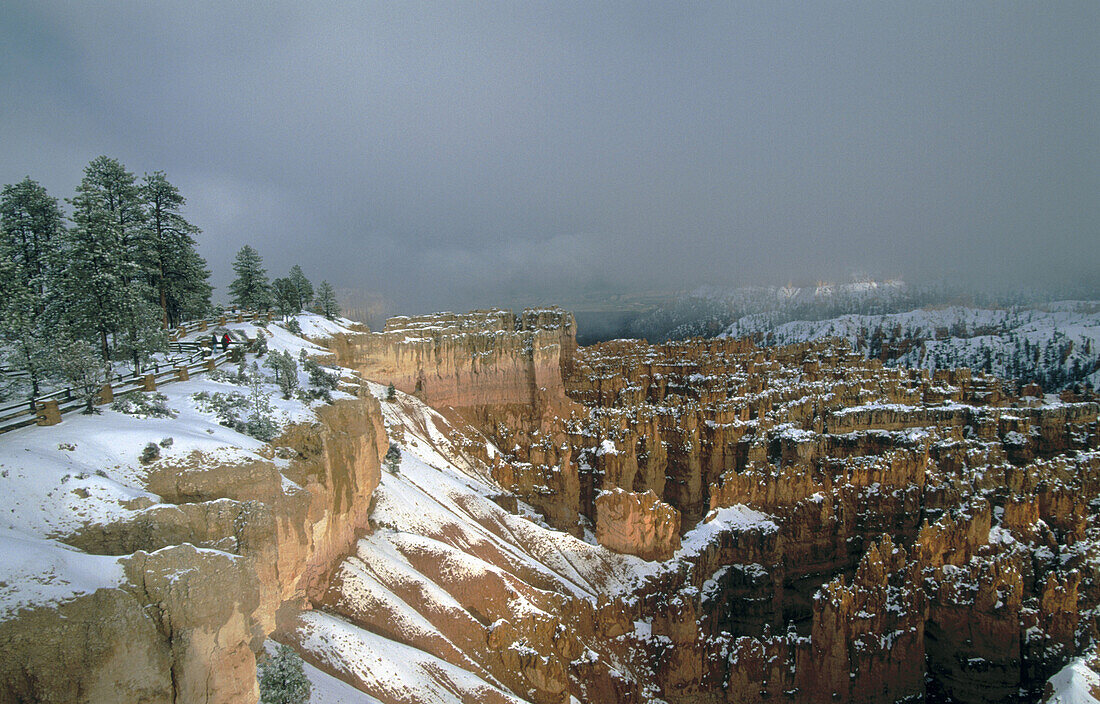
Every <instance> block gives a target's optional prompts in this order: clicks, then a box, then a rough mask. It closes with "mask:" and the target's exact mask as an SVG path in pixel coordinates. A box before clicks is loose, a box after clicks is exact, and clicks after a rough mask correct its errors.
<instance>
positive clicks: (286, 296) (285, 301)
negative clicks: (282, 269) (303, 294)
mask: <svg viewBox="0 0 1100 704" xmlns="http://www.w3.org/2000/svg"><path fill="white" fill-rule="evenodd" d="M271 293H272V298H273V299H274V303H275V310H276V312H278V313H279V315H281V316H283V320H286V319H287V318H289V317H290V316H292V315H295V314H296V313H297V312H298V311H300V310H301V307H300V306H299V305H298V301H299V298H298V287H297V286H295V285H294V282H293V281H292V280H291V279H290V278H289V277H287V278H285V279H284V278H278V279H275V280H274V281H272V282H271Z"/></svg>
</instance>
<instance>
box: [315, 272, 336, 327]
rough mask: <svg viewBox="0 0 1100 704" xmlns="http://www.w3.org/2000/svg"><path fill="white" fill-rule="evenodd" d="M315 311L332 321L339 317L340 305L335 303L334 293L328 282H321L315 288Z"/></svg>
mask: <svg viewBox="0 0 1100 704" xmlns="http://www.w3.org/2000/svg"><path fill="white" fill-rule="evenodd" d="M317 311H318V312H319V313H320V314H321V315H323V316H325V317H326V318H328V319H329V320H332V319H333V318H335V317H336V316H338V315H340V304H338V303H337V302H336V292H335V291H333V290H332V285H331V284H329V282H328V281H322V282H321V285H320V286H319V287H318V288H317Z"/></svg>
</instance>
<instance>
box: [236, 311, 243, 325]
mask: <svg viewBox="0 0 1100 704" xmlns="http://www.w3.org/2000/svg"><path fill="white" fill-rule="evenodd" d="M237 322H238V323H243V322H244V313H237Z"/></svg>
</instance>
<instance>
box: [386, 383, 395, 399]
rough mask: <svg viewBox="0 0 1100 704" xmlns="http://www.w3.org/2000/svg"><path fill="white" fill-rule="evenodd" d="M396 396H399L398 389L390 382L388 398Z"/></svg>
mask: <svg viewBox="0 0 1100 704" xmlns="http://www.w3.org/2000/svg"><path fill="white" fill-rule="evenodd" d="M395 398H397V389H395V388H394V387H393V384H390V385H389V386H387V387H386V400H387V401H392V400H394V399H395Z"/></svg>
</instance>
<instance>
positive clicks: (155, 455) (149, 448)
mask: <svg viewBox="0 0 1100 704" xmlns="http://www.w3.org/2000/svg"><path fill="white" fill-rule="evenodd" d="M140 459H141V463H142V464H149V463H150V462H156V461H157V460H159V459H160V447H158V446H157V444H156V443H155V442H151V443H149V444H148V445H146V446H145V449H144V450H142V451H141V458H140Z"/></svg>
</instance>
